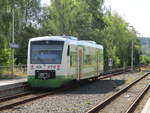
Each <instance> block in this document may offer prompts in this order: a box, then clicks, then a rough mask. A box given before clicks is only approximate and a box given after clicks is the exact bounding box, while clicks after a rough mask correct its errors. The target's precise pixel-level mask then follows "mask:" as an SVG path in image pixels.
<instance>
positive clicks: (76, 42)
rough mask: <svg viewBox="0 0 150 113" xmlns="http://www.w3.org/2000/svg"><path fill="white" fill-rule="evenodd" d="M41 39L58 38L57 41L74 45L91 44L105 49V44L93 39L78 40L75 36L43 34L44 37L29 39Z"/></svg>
mask: <svg viewBox="0 0 150 113" xmlns="http://www.w3.org/2000/svg"><path fill="white" fill-rule="evenodd" d="M40 40H55V41H56V40H57V41H64V42H68V43H70V44H74V45H83V46H90V47H96V48H101V49H103V46H102V45H100V44H97V43H96V42H94V41H91V40H78V39H77V38H76V37H73V36H42V37H35V38H31V39H30V40H29V41H40Z"/></svg>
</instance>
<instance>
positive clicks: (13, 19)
mask: <svg viewBox="0 0 150 113" xmlns="http://www.w3.org/2000/svg"><path fill="white" fill-rule="evenodd" d="M14 24H15V18H14V8H13V10H12V44H14V42H15V39H14V37H15V32H14ZM11 77H12V78H14V48H12V67H11Z"/></svg>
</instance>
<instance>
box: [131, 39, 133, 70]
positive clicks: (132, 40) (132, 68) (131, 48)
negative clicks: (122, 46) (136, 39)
mask: <svg viewBox="0 0 150 113" xmlns="http://www.w3.org/2000/svg"><path fill="white" fill-rule="evenodd" d="M131 71H133V40H132V42H131Z"/></svg>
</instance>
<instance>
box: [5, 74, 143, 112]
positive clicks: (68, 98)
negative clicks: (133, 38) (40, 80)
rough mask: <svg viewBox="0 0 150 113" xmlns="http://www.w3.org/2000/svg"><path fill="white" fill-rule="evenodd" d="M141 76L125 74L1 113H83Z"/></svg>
mask: <svg viewBox="0 0 150 113" xmlns="http://www.w3.org/2000/svg"><path fill="white" fill-rule="evenodd" d="M143 74H144V73H138V74H137V73H132V74H131V73H127V74H122V75H120V76H116V77H112V78H111V79H105V80H99V81H96V82H93V83H91V84H88V85H87V86H81V87H80V88H77V89H73V90H71V91H66V92H64V93H61V94H55V95H53V96H48V97H44V98H41V99H38V100H36V101H32V102H30V103H26V104H23V105H19V106H16V107H15V108H12V109H10V110H6V111H3V113H84V112H86V111H87V110H89V109H90V108H92V107H93V106H94V105H96V104H97V103H99V102H101V101H103V100H104V99H106V98H108V97H109V96H110V95H112V94H114V93H116V92H117V91H119V90H120V89H122V88H123V87H125V86H127V85H128V84H129V83H131V82H133V81H134V80H135V79H137V78H139V77H141V76H140V75H143Z"/></svg>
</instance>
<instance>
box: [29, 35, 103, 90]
mask: <svg viewBox="0 0 150 113" xmlns="http://www.w3.org/2000/svg"><path fill="white" fill-rule="evenodd" d="M27 64H28V66H27V67H28V68H27V70H28V82H29V84H30V85H31V86H32V87H40V88H57V87H60V86H62V85H63V84H65V83H67V82H69V81H71V80H82V79H87V78H92V77H97V76H99V75H100V74H101V73H102V72H103V46H101V45H99V44H96V43H95V42H93V41H84V40H83V41H82V40H78V39H77V38H75V37H72V36H44V37H37V38H32V39H30V40H29V44H28V61H27Z"/></svg>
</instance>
